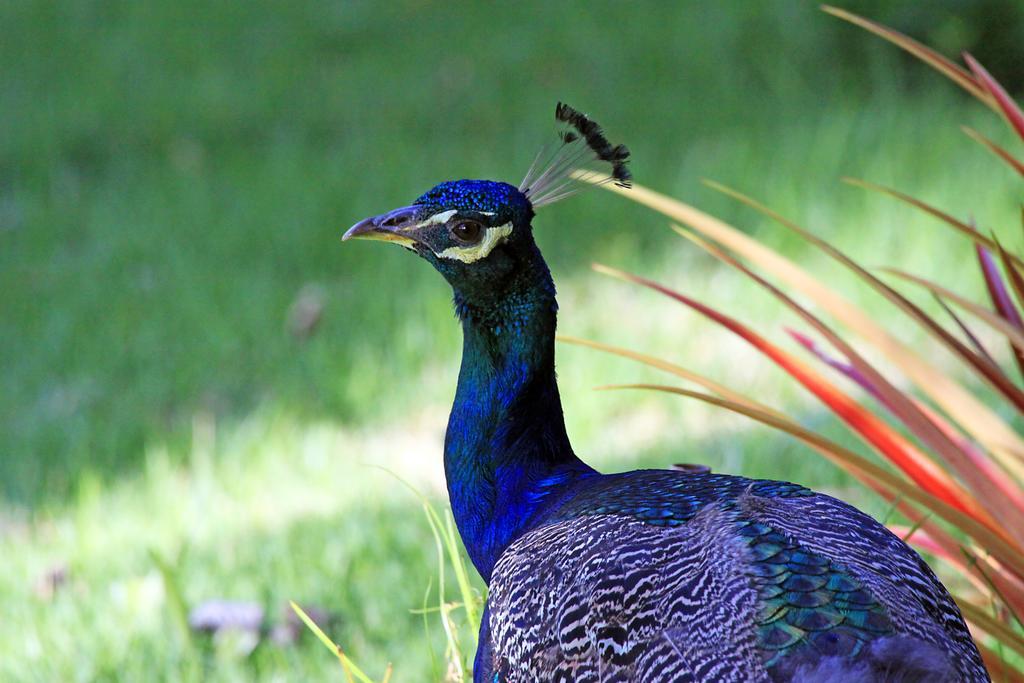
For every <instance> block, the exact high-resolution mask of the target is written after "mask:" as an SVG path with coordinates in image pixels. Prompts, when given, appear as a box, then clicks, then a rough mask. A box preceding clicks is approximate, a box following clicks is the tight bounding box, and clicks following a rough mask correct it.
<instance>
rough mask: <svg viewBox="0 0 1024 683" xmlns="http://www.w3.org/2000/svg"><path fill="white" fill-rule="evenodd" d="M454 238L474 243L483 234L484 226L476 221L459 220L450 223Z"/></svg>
mask: <svg viewBox="0 0 1024 683" xmlns="http://www.w3.org/2000/svg"><path fill="white" fill-rule="evenodd" d="M452 234H453V235H455V239H457V240H459V241H460V242H464V243H466V244H476V243H477V242H479V241H480V238H481V237H483V234H484V226H482V225H480V224H479V223H477V222H476V221H467V220H461V221H458V222H457V223H455V224H454V225H452Z"/></svg>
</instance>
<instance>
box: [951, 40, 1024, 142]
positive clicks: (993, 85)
mask: <svg viewBox="0 0 1024 683" xmlns="http://www.w3.org/2000/svg"><path fill="white" fill-rule="evenodd" d="M964 61H965V62H967V66H968V67H970V69H971V71H973V72H974V77H975V81H976V82H979V83H981V85H982V86H983V87H984V88H985V90H987V91H988V92H989V94H990V95H992V97H993V99H995V101H996V104H998V105H999V109H1000V110H1001V111H1002V113H1003V116H1004V117H1005V118H1006V121H1007V122H1008V123H1009V124H1010V126H1012V127H1013V129H1014V130H1015V131H1017V135H1019V136H1020V138H1021V140H1024V112H1022V111H1021V110H1020V107H1018V106H1017V103H1016V102H1014V101H1013V98H1011V97H1010V95H1009V94H1008V93H1007V92H1006V90H1004V89H1003V86H1001V85H999V81H997V80H996V79H994V78H992V74H990V73H989V72H988V71H987V70H986V69H985V67H983V66H982V65H981V64H979V63H978V61H977V60H976V59H975V58H974V57H972V56H971V55H970V54H968V53H966V52H965V53H964Z"/></svg>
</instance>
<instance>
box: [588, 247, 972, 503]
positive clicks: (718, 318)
mask: <svg viewBox="0 0 1024 683" xmlns="http://www.w3.org/2000/svg"><path fill="white" fill-rule="evenodd" d="M595 268H597V269H598V270H600V271H602V272H604V273H606V274H609V275H614V276H617V277H620V278H622V279H625V280H627V281H630V282H634V283H636V284H639V285H643V286H644V287H647V288H649V289H653V290H654V291H656V292H659V293H661V294H664V295H665V296H667V297H669V298H671V299H674V300H676V301H678V302H679V303H682V304H684V305H686V306H688V307H689V308H692V309H693V310H695V311H697V312H698V313H700V314H701V315H703V316H705V317H707V318H709V319H711V320H713V321H714V322H716V323H718V324H719V325H721V326H723V327H725V328H726V329H728V330H729V331H731V332H733V333H734V334H736V335H737V336H739V337H740V338H741V339H743V340H744V341H746V342H747V343H748V344H750V345H751V346H753V347H754V348H755V349H757V350H758V351H760V352H761V353H763V354H764V355H765V356H767V357H768V358H770V359H771V360H772V361H774V362H775V363H776V364H777V365H779V367H781V368H783V369H784V370H785V371H786V372H787V373H789V374H790V375H791V376H792V377H793V378H794V379H796V380H797V381H798V382H800V383H801V384H802V385H804V387H806V388H807V389H808V390H809V391H810V392H811V393H813V394H814V395H815V396H817V397H818V398H819V399H820V400H821V401H822V402H823V403H824V404H825V405H827V406H828V407H829V408H830V409H831V410H832V411H833V412H834V413H836V415H837V416H839V418H840V419H842V420H843V421H844V422H846V423H847V424H848V425H850V426H851V427H852V428H853V429H854V430H855V431H856V432H857V433H858V434H861V435H862V436H863V437H864V438H865V439H866V440H867V441H868V442H869V443H871V444H872V445H873V446H874V447H875V448H877V449H878V450H879V452H881V453H883V454H884V455H885V456H886V457H887V458H889V459H890V460H891V461H892V462H893V464H895V465H896V466H897V467H899V468H900V469H901V470H903V471H904V472H905V473H906V474H907V476H909V477H910V478H911V479H912V480H913V481H914V482H915V483H916V484H917V485H918V486H920V487H921V488H923V489H924V490H925V491H927V492H929V493H931V494H932V495H934V496H935V497H936V498H938V499H940V500H942V501H943V502H945V503H946V504H948V505H950V506H952V507H954V508H956V509H957V510H959V511H961V512H963V513H965V514H969V515H971V516H972V517H975V518H977V516H978V510H977V508H973V509H972V507H969V506H967V505H965V504H964V501H963V500H962V498H961V496H960V495H958V492H957V489H958V488H959V487H957V486H956V485H955V484H953V483H952V481H951V480H950V479H949V478H948V475H946V473H945V472H943V471H942V470H941V469H940V468H938V467H937V466H936V465H935V464H934V463H933V462H932V461H930V460H928V458H926V457H925V456H924V455H923V454H921V453H920V451H918V450H917V449H916V448H914V447H913V446H912V445H911V444H910V443H909V442H908V441H907V440H906V439H904V438H903V437H902V436H900V435H899V434H898V433H897V432H896V431H894V430H893V429H892V428H891V427H889V426H888V425H887V424H885V423H884V422H883V421H882V420H881V419H879V418H878V417H877V416H875V415H874V414H873V413H871V412H870V411H868V410H865V409H864V408H863V407H862V406H860V405H859V404H858V403H857V402H856V401H854V400H853V399H851V398H850V397H849V396H847V395H846V394H844V393H843V392H841V391H839V390H838V389H836V388H835V387H834V386H833V385H832V384H830V383H829V382H827V381H826V380H824V379H823V378H822V377H821V376H820V375H818V374H817V373H816V372H814V370H812V369H811V368H810V367H809V366H807V365H805V364H804V363H803V362H802V361H800V360H798V359H797V358H796V357H794V356H792V355H790V354H789V353H787V352H785V351H783V350H782V349H780V348H779V347H778V346H776V345H774V344H772V343H771V342H769V341H768V340H767V339H765V338H764V337H762V336H761V335H759V334H757V333H756V332H754V331H753V330H752V329H750V328H749V327H747V326H746V325H744V324H742V323H740V322H739V321H738V320H736V319H734V318H731V317H729V316H727V315H725V314H724V313H720V312H719V311H716V310H715V309H713V308H711V307H710V306H706V305H705V304H702V303H701V302H699V301H697V300H696V299H692V298H690V297H688V296H686V295H685V294H681V293H679V292H676V291H674V290H671V289H669V288H668V287H665V286H663V285H660V284H658V283H657V282H654V281H653V280H648V279H647V278H644V277H640V276H639V275H633V274H631V273H625V272H623V271H618V270H615V269H612V268H608V267H606V266H595ZM986 517H987V515H986Z"/></svg>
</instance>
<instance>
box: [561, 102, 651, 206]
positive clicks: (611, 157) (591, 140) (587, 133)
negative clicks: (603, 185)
mask: <svg viewBox="0 0 1024 683" xmlns="http://www.w3.org/2000/svg"><path fill="white" fill-rule="evenodd" d="M555 119H556V120H558V121H561V122H563V123H567V124H569V125H570V126H572V127H573V128H575V129H576V132H577V133H578V136H579V137H582V138H583V139H584V140H585V141H586V143H587V146H588V147H590V149H591V150H592V151H593V152H594V154H595V155H597V158H598V159H600V160H601V161H606V162H608V163H609V164H611V165H612V174H611V175H612V177H613V178H615V184H616V185H618V186H619V187H626V188H628V187H630V186H631V184H630V181H631V180H632V179H633V174H632V173H630V172H629V169H628V168H626V163H627V162H628V161H629V148H628V147H626V146H625V145H615V146H614V147H613V146H612V144H611V143H610V142H608V138H606V137H605V136H604V131H603V130H601V126H600V125H598V123H597V122H596V121H594V120H593V119H591V118H589V117H588V116H587V115H586V114H583V113H582V112H579V111H577V110H576V109H573V108H572V107H570V106H569V105H568V104H566V103H565V102H559V103H558V104H557V105H555ZM576 139H577V135H576V134H573V133H572V132H571V131H569V132H566V133H563V135H562V140H564V141H565V142H567V143H568V142H572V141H574V140H576Z"/></svg>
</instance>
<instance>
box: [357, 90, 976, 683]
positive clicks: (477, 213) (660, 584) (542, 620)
mask: <svg viewBox="0 0 1024 683" xmlns="http://www.w3.org/2000/svg"><path fill="white" fill-rule="evenodd" d="M555 116H556V119H557V121H558V122H560V124H561V125H562V126H563V130H562V132H561V133H560V139H559V141H558V143H557V147H556V148H555V150H554V151H553V152H550V154H547V155H538V157H537V159H536V160H535V161H534V164H533V165H532V166H531V168H530V171H529V172H528V173H527V176H526V178H525V180H524V181H523V182H522V183H521V184H520V185H518V186H514V185H510V184H508V183H503V182H496V181H491V180H458V181H449V182H443V183H441V184H439V185H437V186H436V187H434V188H433V189H431V190H429V191H428V192H426V193H425V194H423V195H422V196H420V197H419V198H418V199H417V200H416V201H414V202H413V203H412V204H411V205H409V206H405V207H402V208H399V209H395V210H393V211H390V212H388V213H385V214H382V215H379V216H375V217H372V218H367V219H365V220H363V221H360V222H359V223H356V224H355V225H354V226H352V227H351V228H350V229H349V230H348V231H347V232H346V233H345V235H344V238H343V239H345V240H348V239H352V238H362V239H372V240H382V241H387V242H395V243H397V244H399V245H401V246H402V247H405V248H406V249H409V250H410V251H413V252H415V253H416V254H418V255H419V256H420V257H422V258H424V259H425V260H427V261H428V262H429V263H430V264H431V265H433V266H434V268H435V269H437V271H438V272H440V273H441V275H442V276H444V278H445V279H446V280H447V281H448V283H449V284H450V285H451V287H452V290H453V292H454V306H455V312H456V315H457V317H458V319H459V321H460V322H461V325H462V331H463V350H462V365H461V368H460V370H459V378H458V385H457V389H456V392H455V399H454V403H453V405H452V410H451V415H450V417H449V421H448V428H447V432H446V436H445V440H444V469H445V476H446V480H447V487H448V494H449V498H450V502H451V507H452V512H453V515H454V517H455V521H456V525H457V527H458V530H459V534H460V535H461V537H462V540H463V542H464V545H465V547H466V551H467V553H468V555H469V558H470V560H471V561H472V563H473V565H474V566H475V567H476V569H477V571H479V573H480V575H481V576H482V577H483V580H484V581H485V582H486V583H487V586H488V596H487V602H486V605H485V608H484V612H483V620H482V623H481V625H480V639H479V646H478V649H477V653H476V657H475V660H474V669H473V674H474V681H478V682H480V681H487V682H494V683H497V682H499V681H501V682H510V683H513V682H518V681H578V682H587V681H595V682H596V681H638V682H643V683H657V682H661V681H673V682H674V681H681V682H685V681H805V682H809V681H823V680H828V681H833V682H836V683H838V682H839V681H850V682H852V681H906V682H909V681H929V682H931V681H987V680H989V677H988V674H987V672H986V670H985V667H984V664H983V663H982V660H981V657H980V655H979V653H978V650H977V648H976V647H975V645H974V643H973V641H972V639H971V636H970V633H969V632H968V630H967V627H966V625H965V624H964V621H963V618H962V617H961V615H960V612H959V610H958V609H957V606H956V604H955V603H954V602H953V600H952V599H951V598H950V596H949V594H948V593H947V591H946V590H945V588H944V587H943V586H942V584H941V583H940V582H939V581H938V579H937V578H936V577H935V575H934V574H933V573H932V571H931V570H930V569H929V568H928V566H927V565H926V564H925V563H924V561H922V559H921V558H920V557H919V556H918V555H917V554H916V553H915V552H914V551H913V550H911V549H910V548H909V547H908V546H907V545H906V544H905V543H904V542H903V541H901V540H900V539H899V538H897V537H896V536H894V535H893V534H892V533H891V532H889V531H888V530H887V529H886V528H885V527H884V526H883V525H881V524H879V523H878V522H876V521H875V520H874V519H872V518H871V517H869V516H867V515H866V514H864V513H862V512H860V511H859V510H857V509H855V508H853V507H851V506H850V505H847V504H846V503H843V502H842V501H839V500H836V499H835V498H831V497H829V496H827V495H824V494H821V493H816V492H814V491H811V490H809V489H807V488H804V487H803V486H800V485H798V484H792V483H788V482H784V481H768V480H753V479H747V478H743V477H739V476H729V475H724V474H717V473H711V472H706V471H705V472H700V471H698V472H683V471H673V470H637V471H632V472H625V473H619V474H602V473H600V472H598V471H596V470H595V469H594V468H592V467H590V466H589V465H587V464H586V463H585V462H583V460H581V459H580V458H579V457H578V456H577V455H576V453H575V452H574V451H573V447H572V445H571V444H570V442H569V437H568V436H567V434H566V429H565V423H564V419H563V415H562V405H561V399H560V397H559V392H558V385H557V382H556V379H555V322H556V316H557V310H558V305H557V303H556V297H555V286H554V283H553V281H552V277H551V272H550V271H549V269H548V266H547V265H546V264H545V261H544V258H543V257H542V256H541V253H540V250H539V249H538V247H537V244H536V242H535V240H534V236H533V218H534V212H535V211H536V210H537V209H538V208H540V207H542V206H545V205H548V204H551V203H553V202H556V201H559V200H561V199H563V198H565V197H567V196H570V195H572V194H573V193H575V192H577V191H579V190H580V189H581V188H582V187H583V185H581V184H580V183H578V179H579V178H580V173H581V172H582V173H588V172H589V173H596V171H594V170H593V169H594V166H595V164H599V165H607V167H608V168H610V173H604V174H601V177H600V179H597V180H596V182H595V183H589V184H588V185H590V184H600V183H601V182H615V183H618V184H620V185H622V186H626V187H628V186H629V184H630V181H631V174H630V171H629V169H628V168H627V162H628V161H629V151H628V149H627V148H626V147H625V146H623V145H612V144H611V143H609V141H608V140H607V138H606V137H605V135H604V133H603V131H602V129H601V127H600V126H599V125H598V124H597V123H596V122H594V121H593V120H592V119H591V118H589V117H588V116H586V115H584V114H582V113H580V112H579V111H577V110H575V109H573V108H572V107H569V106H567V105H565V104H562V103H559V104H558V106H557V107H556V110H555ZM584 169H590V171H587V170H584ZM594 178H597V176H596V175H595V176H593V178H592V179H594Z"/></svg>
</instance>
